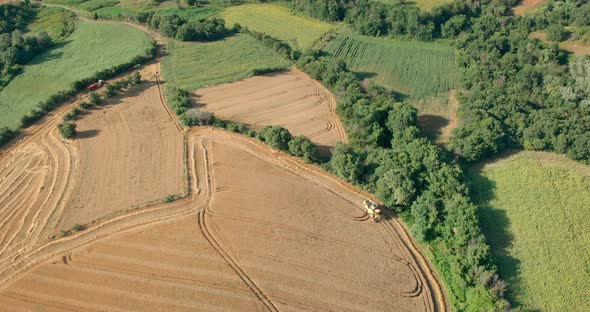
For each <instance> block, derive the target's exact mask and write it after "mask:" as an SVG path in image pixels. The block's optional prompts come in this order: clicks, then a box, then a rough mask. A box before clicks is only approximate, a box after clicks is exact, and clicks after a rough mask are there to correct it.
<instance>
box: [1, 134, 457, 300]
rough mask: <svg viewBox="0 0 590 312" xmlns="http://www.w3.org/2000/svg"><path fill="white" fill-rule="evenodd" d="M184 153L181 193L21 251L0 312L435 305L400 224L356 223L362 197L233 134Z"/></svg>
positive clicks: (432, 288) (427, 276)
mask: <svg viewBox="0 0 590 312" xmlns="http://www.w3.org/2000/svg"><path fill="white" fill-rule="evenodd" d="M188 146H189V148H188V151H189V153H188V159H190V160H191V161H189V174H190V180H191V184H192V185H191V187H190V190H191V191H192V192H191V195H190V196H189V197H187V198H186V199H183V200H180V201H178V202H175V203H172V204H167V205H166V204H158V205H154V206H150V207H146V208H142V209H138V210H135V211H133V212H129V213H126V214H125V215H120V216H116V217H112V218H109V219H105V220H101V222H100V223H97V224H95V225H91V226H90V227H89V228H88V229H87V230H85V231H83V232H79V233H76V234H74V235H72V236H71V237H68V238H66V239H60V240H59V241H56V242H54V243H53V244H46V245H44V246H41V247H39V248H38V249H37V250H36V251H34V252H31V253H29V254H28V255H23V259H19V261H15V263H13V266H12V270H11V271H12V272H13V273H17V274H19V275H20V276H21V277H20V278H18V279H14V278H10V276H8V277H7V275H6V272H7V271H6V270H4V271H2V272H0V277H1V278H2V279H0V281H4V282H5V285H6V287H5V288H4V290H3V291H1V292H0V307H2V306H22V307H26V308H30V309H47V310H50V308H53V309H55V310H58V308H60V309H66V310H72V309H74V310H92V309H99V310H109V311H119V310H165V311H194V310H216V311H259V310H270V311H283V310H284V311H301V310H312V311H358V310H366V311H444V310H446V307H445V303H444V297H443V295H442V292H441V288H440V286H439V283H438V281H437V280H436V278H435V277H434V276H433V274H432V271H431V269H430V267H429V266H428V264H427V263H426V262H425V260H424V258H423V256H422V255H421V254H420V253H419V252H418V250H417V249H416V247H415V246H414V244H413V243H412V241H411V239H409V236H408V234H407V232H406V229H405V228H404V227H403V226H402V225H401V224H400V223H399V222H398V220H397V219H389V220H385V221H382V222H380V223H374V222H372V221H368V220H366V219H367V218H366V216H365V213H364V211H363V209H362V207H361V206H362V204H361V203H362V200H363V199H364V198H366V197H367V196H368V195H366V194H362V193H360V192H358V191H356V190H355V189H354V188H352V187H351V186H349V185H347V184H345V183H343V182H341V181H339V180H337V179H335V178H333V177H331V176H329V175H326V174H324V173H323V172H322V171H321V170H319V169H317V168H316V167H312V166H308V165H305V164H302V163H301V162H299V161H296V160H294V159H292V158H291V157H289V156H286V155H283V154H281V153H274V152H272V151H271V150H270V149H269V148H268V147H266V146H264V145H262V144H261V143H259V142H256V141H254V140H252V139H248V138H246V137H243V136H240V135H236V134H230V133H227V132H224V131H221V130H216V129H197V130H194V131H192V132H191V133H190V134H189V140H188ZM253 177H255V178H253ZM362 220H365V221H362ZM117 233H118V234H117ZM78 246H81V247H78ZM46 260H49V261H46ZM41 262H44V263H43V264H41V265H38V266H35V267H32V266H31V265H32V264H35V263H41ZM28 267H32V269H31V270H27V268H28ZM6 282H8V283H6Z"/></svg>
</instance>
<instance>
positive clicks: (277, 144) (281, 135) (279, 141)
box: [258, 126, 291, 151]
mask: <svg viewBox="0 0 590 312" xmlns="http://www.w3.org/2000/svg"><path fill="white" fill-rule="evenodd" d="M258 135H259V138H260V140H261V141H263V142H265V143H266V144H268V145H269V146H270V147H272V148H274V149H277V150H280V151H287V150H288V149H289V141H291V133H289V130H287V129H285V128H282V127H278V126H266V127H264V128H262V129H260V132H259V133H258Z"/></svg>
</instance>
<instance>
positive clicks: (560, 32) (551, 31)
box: [545, 25, 569, 42]
mask: <svg viewBox="0 0 590 312" xmlns="http://www.w3.org/2000/svg"><path fill="white" fill-rule="evenodd" d="M545 32H546V33H547V39H548V40H550V41H556V42H561V41H564V40H566V39H567V38H568V37H569V32H568V31H567V29H565V28H564V27H563V26H561V25H551V26H549V27H547V29H545Z"/></svg>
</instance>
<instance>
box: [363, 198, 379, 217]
mask: <svg viewBox="0 0 590 312" xmlns="http://www.w3.org/2000/svg"><path fill="white" fill-rule="evenodd" d="M363 204H364V205H365V209H366V211H367V213H368V214H369V216H371V218H372V219H373V221H375V222H379V220H381V208H379V206H378V205H377V204H376V203H375V202H374V201H371V200H368V199H367V200H365V201H364V202H363Z"/></svg>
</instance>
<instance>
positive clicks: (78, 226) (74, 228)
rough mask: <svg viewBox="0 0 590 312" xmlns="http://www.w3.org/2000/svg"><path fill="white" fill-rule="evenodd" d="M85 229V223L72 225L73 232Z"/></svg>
mask: <svg viewBox="0 0 590 312" xmlns="http://www.w3.org/2000/svg"><path fill="white" fill-rule="evenodd" d="M85 229H86V226H85V225H81V224H76V225H74V227H72V230H73V231H74V232H80V231H84V230H85Z"/></svg>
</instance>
